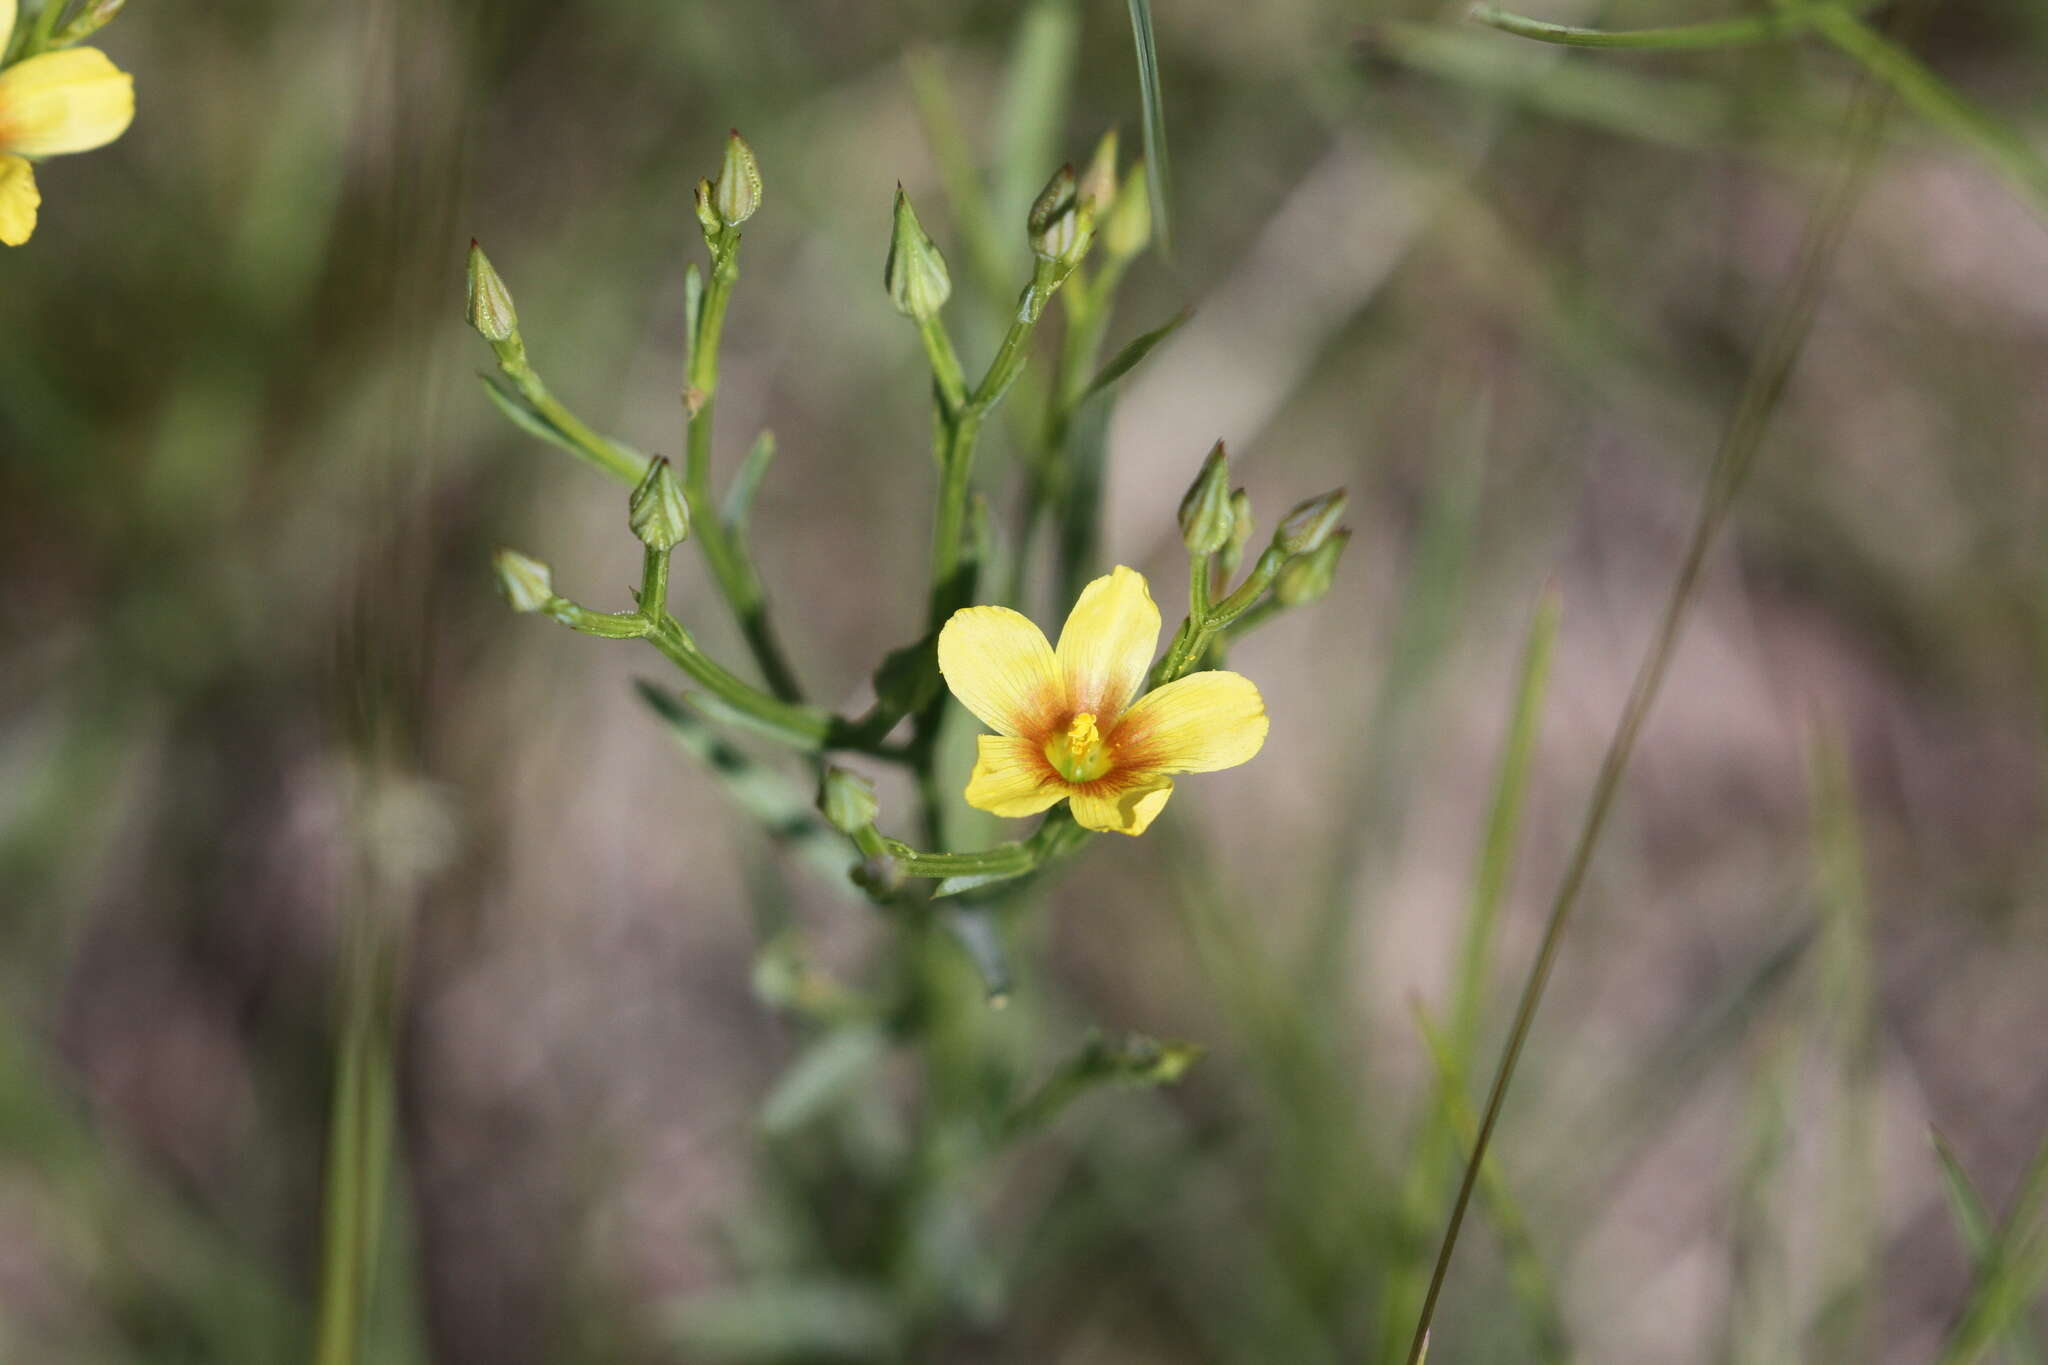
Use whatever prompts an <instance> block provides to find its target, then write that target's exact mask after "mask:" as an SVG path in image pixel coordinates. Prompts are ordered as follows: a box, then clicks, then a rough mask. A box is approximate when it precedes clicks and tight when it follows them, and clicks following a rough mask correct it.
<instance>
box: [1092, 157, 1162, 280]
mask: <svg viewBox="0 0 2048 1365" xmlns="http://www.w3.org/2000/svg"><path fill="white" fill-rule="evenodd" d="M1151 241H1152V193H1151V190H1150V189H1149V188H1148V187H1147V186H1146V184H1145V158H1143V157H1139V158H1138V159H1137V160H1136V161H1134V162H1132V163H1131V169H1130V172H1129V173H1128V174H1127V175H1125V176H1124V183H1123V187H1122V188H1121V189H1119V190H1118V191H1117V192H1116V198H1115V199H1114V200H1112V201H1111V203H1110V206H1109V216H1108V217H1107V218H1106V219H1104V221H1103V224H1102V245H1103V249H1104V250H1106V251H1108V252H1109V254H1110V255H1112V256H1114V257H1116V258H1117V259H1118V260H1120V261H1128V260H1130V259H1131V258H1132V257H1133V256H1136V255H1137V254H1138V253H1139V252H1141V251H1143V250H1144V249H1145V248H1146V247H1147V246H1148V245H1150V244H1151Z"/></svg>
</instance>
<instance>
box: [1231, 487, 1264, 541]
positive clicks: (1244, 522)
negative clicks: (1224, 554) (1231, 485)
mask: <svg viewBox="0 0 2048 1365" xmlns="http://www.w3.org/2000/svg"><path fill="white" fill-rule="evenodd" d="M1255 528H1256V523H1254V522H1253V521H1252V495H1251V494H1250V493H1247V492H1246V491H1245V490H1244V489H1242V488H1240V489H1238V490H1237V491H1236V492H1234V493H1232V494H1231V495H1230V543H1229V544H1228V546H1226V547H1225V548H1226V549H1228V550H1229V552H1230V553H1231V554H1232V555H1242V554H1243V553H1244V547H1245V546H1247V545H1249V544H1251V542H1252V531H1253V530H1254V529H1255Z"/></svg>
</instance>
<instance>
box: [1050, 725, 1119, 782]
mask: <svg viewBox="0 0 2048 1365" xmlns="http://www.w3.org/2000/svg"><path fill="white" fill-rule="evenodd" d="M1045 757H1046V761H1047V762H1049V763H1051V764H1052V766H1053V769H1054V771H1056V772H1058V773H1059V775H1060V776H1061V777H1064V778H1065V779H1066V780H1067V781H1069V782H1093V781H1095V779H1097V778H1099V777H1101V776H1103V775H1104V774H1106V773H1107V772H1108V771H1109V769H1110V755H1109V746H1108V745H1107V744H1104V743H1103V742H1102V731H1101V730H1100V729H1099V728H1098V727H1097V726H1096V724H1095V716H1094V714H1093V713H1092V712H1088V711H1083V712H1081V713H1080V714H1079V715H1077V716H1075V717H1074V718H1073V720H1071V721H1069V722H1068V723H1067V729H1066V733H1065V734H1059V735H1054V736H1053V737H1052V738H1051V739H1049V740H1047V741H1046V744H1045Z"/></svg>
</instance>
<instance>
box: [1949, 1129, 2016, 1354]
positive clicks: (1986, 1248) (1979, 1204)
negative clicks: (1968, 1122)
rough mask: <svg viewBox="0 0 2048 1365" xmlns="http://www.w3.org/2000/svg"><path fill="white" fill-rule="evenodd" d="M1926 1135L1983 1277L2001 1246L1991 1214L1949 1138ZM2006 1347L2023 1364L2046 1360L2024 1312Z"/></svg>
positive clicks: (1952, 1211) (1976, 1271) (1973, 1264)
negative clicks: (1998, 1247)
mask: <svg viewBox="0 0 2048 1365" xmlns="http://www.w3.org/2000/svg"><path fill="white" fill-rule="evenodd" d="M1927 1135H1928V1138H1929V1140H1930V1141H1931V1142H1932V1143H1933V1145H1934V1156H1935V1159H1936V1161H1937V1162H1939V1163H1940V1166H1941V1189H1942V1194H1943V1195H1944V1196H1945V1198H1946V1199H1947V1202H1948V1210H1949V1215H1950V1217H1951V1218H1952V1219H1953V1221H1954V1222H1955V1225H1956V1235H1957V1236H1958V1237H1959V1238H1961V1240H1962V1243H1963V1249H1964V1250H1965V1251H1967V1252H1969V1254H1970V1268H1971V1271H1972V1272H1973V1273H1974V1274H1976V1275H1979V1276H1981V1275H1983V1274H1984V1273H1985V1272H1986V1270H1987V1269H1988V1268H1989V1267H1990V1265H1991V1259H1992V1256H1993V1254H1994V1253H1995V1252H1996V1250H1997V1245H1998V1230H1997V1228H1996V1227H1995V1226H1994V1225H1993V1223H1992V1220H1991V1211H1990V1210H1989V1209H1987V1208H1985V1207H1984V1200H1983V1197H1982V1196H1980V1195H1979V1194H1978V1193H1977V1187H1976V1185H1975V1184H1974V1183H1972V1182H1971V1180H1970V1176H1969V1173H1968V1172H1967V1171H1965V1170H1964V1169H1963V1163H1962V1162H1961V1161H1960V1160H1958V1159H1957V1157H1956V1154H1955V1150H1954V1149H1953V1148H1951V1147H1950V1146H1949V1145H1948V1139H1947V1138H1945V1137H1943V1136H1942V1135H1941V1133H1940V1131H1939V1130H1938V1129H1934V1128H1929V1129H1928V1130H1927ZM2005 1347H2006V1349H2007V1350H2009V1351H2011V1352H2012V1354H2013V1355H2014V1357H2015V1358H2017V1359H2018V1360H2019V1361H2021V1362H2022V1365H2040V1362H2041V1361H2042V1359H2043V1358H2044V1357H2043V1352H2042V1347H2041V1338H2040V1334H2039V1333H2038V1332H2036V1331H2035V1330H2034V1324H2033V1323H2032V1322H2031V1321H2030V1320H2029V1319H2028V1318H2027V1316H2026V1315H2025V1314H2024V1313H2023V1314H2020V1315H2019V1317H2018V1319H2017V1320H2016V1321H2015V1322H2014V1323H2013V1326H2012V1330H2011V1331H2010V1332H2008V1333H2007V1334H2006V1339H2005Z"/></svg>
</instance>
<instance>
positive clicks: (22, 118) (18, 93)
mask: <svg viewBox="0 0 2048 1365" xmlns="http://www.w3.org/2000/svg"><path fill="white" fill-rule="evenodd" d="M134 117H135V81H134V78H132V77H131V76H129V75H128V73H127V72H125V71H122V70H121V69H120V68H118V67H116V66H115V65H114V63H113V62H112V60H110V59H109V58H108V56H107V54H106V53H104V52H102V51H100V50H99V49H98V48H96V47H74V48H70V49H67V50H66V51H63V52H45V53H43V54H41V55H40V56H36V57H31V58H29V59H28V60H27V61H25V62H16V63H15V64H14V65H13V66H10V67H8V68H7V70H6V71H4V72H0V151H4V152H20V153H22V154H24V155H26V156H56V155H58V154H59V153H62V152H89V151H91V150H92V149H93V148H95V147H104V146H105V145H106V144H107V143H109V142H112V141H113V140H114V139H115V138H117V137H119V136H121V134H123V133H125V132H127V131H128V123H129V120H131V119H133V118H134Z"/></svg>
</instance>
